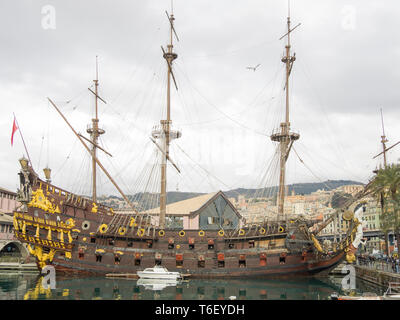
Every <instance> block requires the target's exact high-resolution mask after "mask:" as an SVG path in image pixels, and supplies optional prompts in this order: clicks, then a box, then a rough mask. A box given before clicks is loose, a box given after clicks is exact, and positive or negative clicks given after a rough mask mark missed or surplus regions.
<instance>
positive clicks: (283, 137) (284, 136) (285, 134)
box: [271, 9, 300, 215]
mask: <svg viewBox="0 0 400 320" xmlns="http://www.w3.org/2000/svg"><path fill="white" fill-rule="evenodd" d="M299 25H300V23H299V24H298V25H296V26H295V27H294V28H293V29H290V9H289V13H288V17H287V30H288V31H287V33H286V34H285V35H283V36H282V37H281V38H280V39H279V40H281V39H282V38H284V37H285V36H287V43H286V46H285V49H286V53H285V55H284V56H283V57H282V59H281V60H282V62H283V63H284V64H285V65H286V82H285V90H286V107H285V122H281V124H280V130H277V131H276V132H275V133H273V134H272V135H271V140H272V141H276V142H279V153H280V159H279V167H280V172H279V190H278V199H277V200H278V215H283V214H284V202H285V193H286V192H285V177H286V161H287V159H288V157H289V152H290V149H291V147H292V144H293V142H294V141H295V140H298V139H299V138H300V135H299V134H297V133H293V132H290V121H289V78H290V73H291V71H292V66H293V63H294V61H295V60H296V54H293V56H291V53H290V48H291V46H290V33H291V32H292V31H293V30H294V29H295V28H297V27H298V26H299Z"/></svg>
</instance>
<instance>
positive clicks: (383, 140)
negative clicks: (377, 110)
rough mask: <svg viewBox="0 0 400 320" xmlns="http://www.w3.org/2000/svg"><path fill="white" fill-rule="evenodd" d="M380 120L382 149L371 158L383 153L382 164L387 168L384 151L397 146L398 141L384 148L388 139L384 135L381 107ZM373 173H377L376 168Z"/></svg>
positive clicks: (399, 142)
mask: <svg viewBox="0 0 400 320" xmlns="http://www.w3.org/2000/svg"><path fill="white" fill-rule="evenodd" d="M381 121H382V135H381V143H382V149H383V151H382V152H381V153H379V154H377V155H376V156H375V157H373V158H372V159H375V158H376V157H379V156H380V155H381V154H383V166H384V169H386V168H387V158H386V152H387V151H389V150H390V149H392V148H394V147H395V146H397V145H398V144H400V141H398V142H396V143H395V144H393V145H392V146H390V147H388V148H386V142H388V141H389V140H387V139H386V135H385V126H384V124H383V113H382V108H381ZM372 172H373V173H377V172H378V169H376V170H374V171H372Z"/></svg>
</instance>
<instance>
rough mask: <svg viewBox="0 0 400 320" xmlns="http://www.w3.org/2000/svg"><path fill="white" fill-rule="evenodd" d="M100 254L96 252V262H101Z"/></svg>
mask: <svg viewBox="0 0 400 320" xmlns="http://www.w3.org/2000/svg"><path fill="white" fill-rule="evenodd" d="M101 258H102V255H101V254H96V262H101Z"/></svg>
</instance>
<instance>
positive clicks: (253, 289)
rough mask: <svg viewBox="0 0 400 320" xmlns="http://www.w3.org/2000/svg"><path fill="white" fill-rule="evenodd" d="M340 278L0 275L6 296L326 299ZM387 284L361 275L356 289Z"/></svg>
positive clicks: (3, 296)
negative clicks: (52, 283) (46, 281)
mask: <svg viewBox="0 0 400 320" xmlns="http://www.w3.org/2000/svg"><path fill="white" fill-rule="evenodd" d="M340 280H341V279H339V280H338V279H335V278H328V277H327V278H321V279H317V278H305V279H297V280H286V279H285V280H282V279H268V280H264V279H263V280H261V279H256V280H195V279H193V280H187V281H178V282H177V281H173V282H174V283H172V282H171V281H170V280H169V281H164V282H163V283H160V281H159V280H157V281H154V280H151V279H148V280H144V279H142V280H140V279H139V280H132V279H108V278H102V277H96V278H95V277H92V278H65V277H57V283H56V289H50V288H49V289H46V288H44V287H43V284H42V277H41V276H37V275H30V274H19V275H9V274H0V300H24V299H25V300H44V299H51V300H102V299H104V300H121V299H122V300H159V299H162V300H203V299H211V300H229V299H230V300H267V299H268V300H326V299H329V297H330V295H331V294H332V293H333V292H335V291H336V292H338V293H340V294H342V293H343V292H342V291H341V290H340ZM383 291H384V288H379V287H374V286H371V285H368V283H365V282H363V281H361V280H357V289H356V292H355V294H357V295H358V294H361V293H363V292H375V293H377V294H382V293H383Z"/></svg>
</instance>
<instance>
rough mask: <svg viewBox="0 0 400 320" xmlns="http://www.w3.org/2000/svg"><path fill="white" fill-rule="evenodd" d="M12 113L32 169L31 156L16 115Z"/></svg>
mask: <svg viewBox="0 0 400 320" xmlns="http://www.w3.org/2000/svg"><path fill="white" fill-rule="evenodd" d="M13 115H14V120H15V123H16V124H17V127H18V131H19V134H20V136H21V139H22V143H23V144H24V148H25V151H26V154H27V155H28V159H29V162H30V163H31V167H32V169H33V163H32V161H31V157H30V156H29V152H28V148H27V147H26V144H25V140H24V137H23V136H22V131H21V127H20V126H19V123H18V120H17V117H16V116H15V113H14V112H13Z"/></svg>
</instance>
